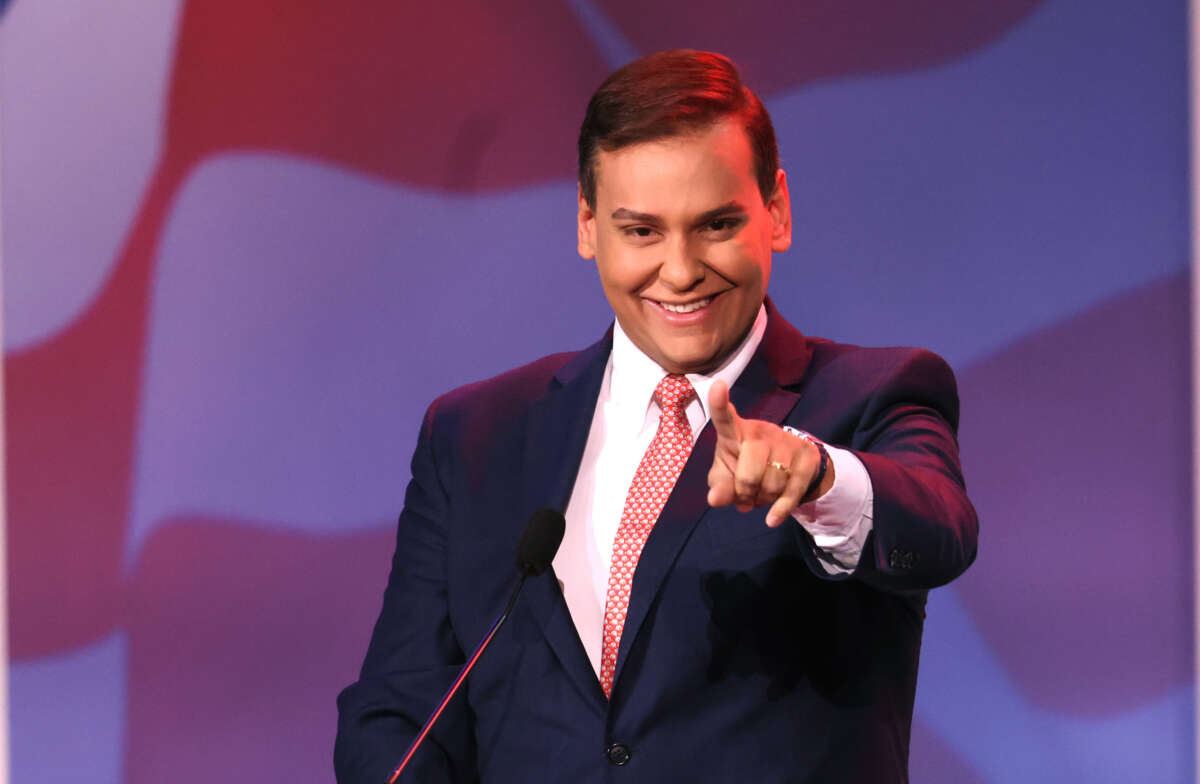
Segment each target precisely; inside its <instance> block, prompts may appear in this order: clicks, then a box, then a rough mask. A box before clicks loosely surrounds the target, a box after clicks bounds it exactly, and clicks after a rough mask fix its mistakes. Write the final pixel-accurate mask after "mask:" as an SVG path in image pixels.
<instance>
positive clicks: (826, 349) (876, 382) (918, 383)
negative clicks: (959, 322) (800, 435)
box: [802, 338, 958, 426]
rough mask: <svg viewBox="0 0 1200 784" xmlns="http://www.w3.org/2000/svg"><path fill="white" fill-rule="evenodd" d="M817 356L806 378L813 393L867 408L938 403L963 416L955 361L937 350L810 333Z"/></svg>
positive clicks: (951, 416)
mask: <svg viewBox="0 0 1200 784" xmlns="http://www.w3.org/2000/svg"><path fill="white" fill-rule="evenodd" d="M808 341H809V344H810V346H811V348H812V360H811V362H810V365H809V368H808V372H807V373H806V374H805V378H804V380H803V382H802V388H803V391H804V394H805V395H806V396H807V397H810V399H816V400H827V401H828V402H829V403H831V404H833V403H835V402H836V401H839V400H840V401H842V402H843V404H844V403H845V402H847V401H850V400H854V401H857V405H858V406H861V407H862V408H864V409H867V408H879V407H883V408H886V407H888V406H890V405H895V404H898V403H901V402H907V403H912V404H918V405H925V406H929V407H932V408H934V409H937V410H938V411H940V412H941V413H942V415H943V416H944V417H945V418H946V419H947V420H949V421H950V422H951V423H952V424H953V425H955V426H956V425H957V422H958V387H957V383H956V382H955V379H954V371H953V370H951V368H950V365H949V364H947V362H946V361H945V360H944V359H942V358H941V357H940V356H938V355H937V354H935V353H934V352H932V351H929V350H927V349H923V348H915V347H912V346H888V347H879V348H875V347H866V346H857V345H853V344H849V343H836V342H834V341H831V340H826V339H823V338H808Z"/></svg>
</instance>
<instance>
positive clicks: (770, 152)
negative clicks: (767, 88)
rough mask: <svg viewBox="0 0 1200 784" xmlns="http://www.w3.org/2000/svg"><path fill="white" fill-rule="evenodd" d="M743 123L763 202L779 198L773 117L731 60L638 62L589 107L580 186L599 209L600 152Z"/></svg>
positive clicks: (690, 53)
mask: <svg viewBox="0 0 1200 784" xmlns="http://www.w3.org/2000/svg"><path fill="white" fill-rule="evenodd" d="M726 117H736V118H737V119H739V120H740V121H741V122H742V126H743V127H744V128H745V129H746V134H747V135H748V136H749V138H750V149H751V151H752V152H753V153H754V176H755V179H756V180H757V181H758V190H759V192H760V193H762V197H763V201H764V202H765V201H767V200H768V199H770V198H771V196H772V195H773V194H774V192H775V171H776V170H777V169H778V168H779V148H778V146H777V145H776V143H775V129H774V127H772V125H771V116H770V115H769V114H767V110H766V108H765V107H764V106H763V104H762V101H760V100H759V99H758V96H757V95H755V94H754V93H753V92H752V91H751V90H750V88H749V87H746V86H745V85H744V84H742V80H741V77H740V76H739V75H738V71H737V68H736V67H735V66H734V64H733V63H732V62H731V61H730V60H729V58H728V57H725V56H724V55H719V54H715V53H713V52H697V51H694V50H692V49H672V50H670V51H666V52H657V53H655V54H652V55H648V56H646V57H643V58H641V59H639V60H634V61H633V62H632V63H629V64H628V65H626V66H623V67H622V68H620V69H618V70H617V71H615V72H614V73H613V74H612V75H611V76H609V77H608V78H607V79H605V80H604V84H602V85H600V87H599V88H598V89H597V90H596V92H595V93H593V94H592V99H591V100H590V101H588V107H587V114H586V115H584V118H583V125H582V126H580V128H579V186H580V188H581V189H582V190H583V197H584V199H586V200H587V203H588V205H589V206H591V207H592V208H593V209H594V208H595V206H596V150H598V149H599V150H604V151H605V152H612V151H613V150H619V149H621V148H622V147H628V146H629V145H631V144H638V143H639V142H649V141H654V140H656V139H665V138H669V137H671V136H678V135H680V134H683V133H688V132H692V131H698V130H701V129H704V128H707V127H709V126H711V125H713V124H714V123H716V122H718V121H720V120H722V119H724V118H726Z"/></svg>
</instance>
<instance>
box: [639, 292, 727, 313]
mask: <svg viewBox="0 0 1200 784" xmlns="http://www.w3.org/2000/svg"><path fill="white" fill-rule="evenodd" d="M717 296H718V295H716V294H714V295H712V296H710V297H704V298H703V299H694V300H692V301H690V302H663V301H661V300H657V299H655V300H651V302H653V303H654V304H655V305H658V306H659V307H660V308H662V309H663V310H665V311H667V312H668V313H678V314H686V313H695V312H696V311H698V310H703V309H704V308H707V307H708V306H709V305H710V304H712V301H713V300H714V299H716V298H717Z"/></svg>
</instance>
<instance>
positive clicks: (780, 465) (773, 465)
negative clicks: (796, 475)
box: [767, 460, 792, 474]
mask: <svg viewBox="0 0 1200 784" xmlns="http://www.w3.org/2000/svg"><path fill="white" fill-rule="evenodd" d="M767 465H769V466H770V467H771V468H778V469H779V470H780V471H782V472H783V473H785V474H791V473H792V469H790V468H788V467H787V466H786V465H784V464H783V463H781V462H779V461H778V460H772V461H771V462H769V463H767Z"/></svg>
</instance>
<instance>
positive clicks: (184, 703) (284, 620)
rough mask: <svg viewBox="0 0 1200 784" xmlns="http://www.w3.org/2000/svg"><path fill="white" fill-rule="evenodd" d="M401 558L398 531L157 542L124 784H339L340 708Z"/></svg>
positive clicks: (140, 608)
mask: <svg viewBox="0 0 1200 784" xmlns="http://www.w3.org/2000/svg"><path fill="white" fill-rule="evenodd" d="M394 545H395V529H394V527H391V526H387V527H384V528H380V529H379V530H377V531H370V532H363V533H356V534H350V535H346V536H324V537H317V536H307V535H304V534H297V533H292V532H286V531H275V530H267V529H263V528H261V527H254V526H251V525H244V524H239V523H237V522H232V521H222V520H209V519H198V518H194V519H179V520H172V521H167V522H166V523H165V524H164V525H163V526H162V527H160V528H159V529H157V530H156V532H155V533H154V534H153V535H152V536H151V538H150V540H149V541H148V542H147V544H146V547H145V549H144V550H143V551H142V556H141V557H140V558H139V560H138V566H137V569H136V573H135V574H134V576H133V578H132V581H131V583H130V593H129V596H130V601H129V605H128V607H127V609H126V614H125V617H124V622H125V625H126V628H127V629H128V635H129V682H128V683H129V706H128V711H127V714H126V732H125V738H126V752H125V754H124V759H125V775H124V777H123V778H122V781H124V782H126V784H150V782H156V783H157V782H163V781H171V782H175V783H176V784H192V783H193V782H194V783H195V784H210V783H211V782H215V781H231V780H236V781H319V780H325V779H326V778H328V775H329V770H330V765H331V758H330V739H331V738H332V737H333V721H334V719H333V714H334V697H335V695H337V693H338V691H339V690H340V689H341V688H342V687H344V686H346V685H348V684H349V683H350V682H351V681H352V680H354V678H355V677H356V675H357V672H358V666H359V664H360V662H361V660H362V654H363V651H365V650H366V647H367V638H368V635H369V634H370V631H371V627H372V624H373V623H374V621H375V617H376V616H377V615H378V613H379V607H380V602H381V597H382V595H383V586H384V582H385V580H386V575H387V569H388V563H389V562H390V560H391V553H392V548H393V547H394ZM214 749H220V753H219V754H214V753H213V750H214ZM403 753H404V749H402V748H400V749H397V750H396V755H397V759H399V757H400V755H402V754H403ZM229 760H236V761H237V770H236V772H235V771H230V770H229V769H228V768H227V767H226V765H227V763H228V761H229Z"/></svg>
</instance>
